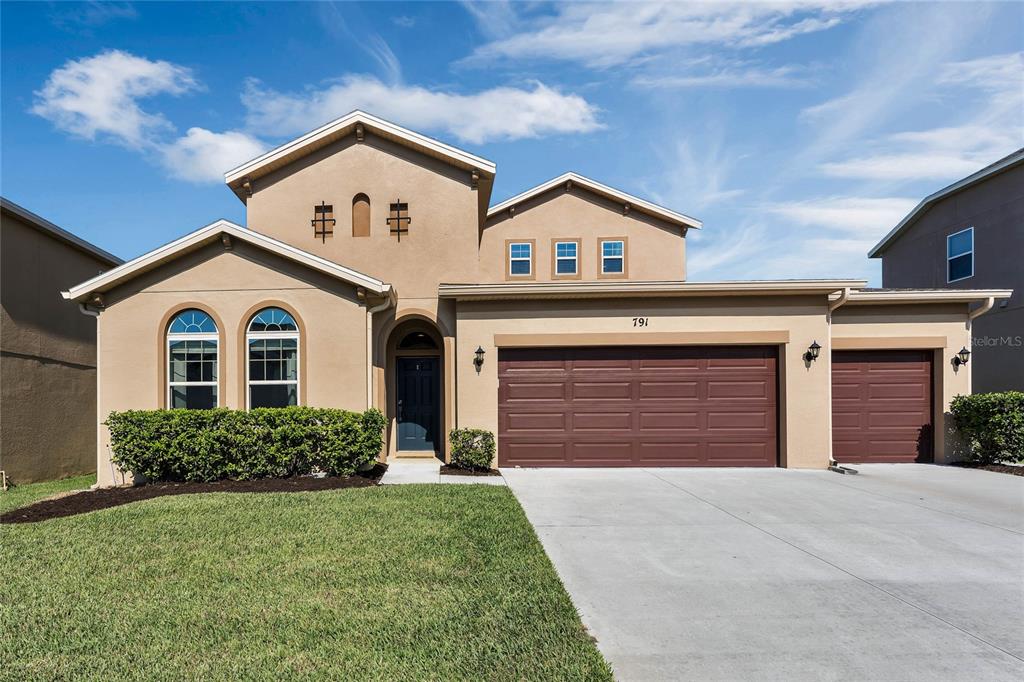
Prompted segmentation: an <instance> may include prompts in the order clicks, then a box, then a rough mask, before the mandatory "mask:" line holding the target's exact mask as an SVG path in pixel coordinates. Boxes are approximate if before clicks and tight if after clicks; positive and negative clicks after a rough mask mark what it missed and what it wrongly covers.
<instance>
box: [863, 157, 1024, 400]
mask: <svg viewBox="0 0 1024 682" xmlns="http://www.w3.org/2000/svg"><path fill="white" fill-rule="evenodd" d="M869 255H870V257H871V258H881V259H882V285H883V286H886V287H912V288H936V287H942V288H950V289H979V288H982V289H983V288H990V287H991V288H1005V289H1013V290H1014V292H1015V293H1014V294H1013V296H1011V297H1010V298H1006V299H1002V300H1001V301H999V303H998V304H997V305H996V306H995V307H994V308H993V309H992V311H991V312H990V313H988V314H987V315H985V316H984V317H982V318H979V319H978V321H977V322H976V323H974V325H973V329H972V332H973V346H971V350H972V351H973V352H972V356H971V358H972V359H971V362H972V363H973V364H974V369H973V371H972V372H971V374H972V377H973V383H972V388H973V390H974V392H975V393H988V392H991V391H1008V390H1017V391H1024V268H1022V267H1021V264H1022V263H1024V149H1018V150H1017V151H1015V152H1014V153H1012V154H1010V155H1009V156H1007V157H1005V158H1003V159H1000V160H999V161H996V162H995V163H993V164H992V165H990V166H986V167H985V168H982V169H981V170H979V171H978V172H977V173H974V174H973V175H969V176H967V177H966V178H964V179H962V180H959V181H957V182H954V183H953V184H952V185H949V186H948V187H944V188H943V189H940V190H939V191H938V192H935V193H934V194H932V195H930V196H928V197H926V198H925V199H924V201H922V202H921V203H920V204H918V205H917V207H916V208H914V210H913V211H911V212H910V213H909V214H908V215H907V216H906V217H905V218H904V219H903V220H901V221H900V222H899V224H898V225H896V227H894V228H893V229H892V231H891V232H889V234H887V235H886V236H885V238H884V239H882V241H880V242H878V244H877V245H876V246H875V247H874V248H873V249H871V252H870V254H869Z"/></svg>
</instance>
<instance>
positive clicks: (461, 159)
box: [224, 109, 497, 202]
mask: <svg viewBox="0 0 1024 682" xmlns="http://www.w3.org/2000/svg"><path fill="white" fill-rule="evenodd" d="M357 125H362V126H363V128H364V129H366V130H370V131H372V132H373V133H374V134H376V135H378V136H380V137H383V138H385V139H388V140H391V141H392V142H397V143H398V144H401V145H404V146H406V147H410V148H412V149H415V150H416V151H418V152H421V153H423V154H426V155H427V156H431V157H434V158H436V159H440V160H442V161H446V162H447V163H450V164H452V165H453V166H456V167H457V168H462V169H465V170H467V171H473V170H476V171H479V172H481V173H484V174H486V175H488V176H493V175H494V172H495V170H496V169H497V167H496V166H495V165H494V162H492V161H488V160H487V159H484V158H481V157H479V156H476V155H474V154H470V153H469V152H467V151H464V150H462V149H458V148H457V147H452V146H451V145H448V144H445V143H444V142H440V141H438V140H435V139H433V138H431V137H427V136H426V135H421V134H420V133H417V132H415V131H412V130H409V129H408V128H403V127H402V126H400V125H396V124H394V123H391V122H390V121H385V120H384V119H382V118H377V117H376V116H373V115H371V114H368V113H366V112H365V111H359V110H358V109H357V110H356V111H353V112H352V113H350V114H346V115H344V116H342V117H341V118H336V119H334V120H333V121H331V122H330V123H327V124H326V125H323V126H320V127H319V128H317V129H316V130H312V131H310V132H308V133H306V134H305V135H302V136H301V137H297V138H295V139H294V140H291V141H290V142H285V143H284V144H282V145H281V146H279V147H276V148H274V149H271V150H270V151H269V152H267V153H266V154H263V155H261V156H257V157H256V158H255V159H252V160H251V161H246V162H245V163H243V164H242V165H241V166H238V167H237V168H233V169H231V170H229V171H228V172H227V173H225V174H224V182H226V183H227V185H228V187H230V188H231V189H232V190H233V191H234V193H235V194H236V195H237V196H238V198H240V199H242V201H243V202H244V201H245V190H244V188H243V184H244V183H245V182H246V180H247V179H255V178H258V177H260V176H263V175H266V174H267V173H270V172H271V171H273V170H276V169H278V168H281V167H282V166H286V165H288V164H289V163H292V162H293V161H296V160H297V159H300V158H302V157H304V156H306V155H307V154H311V153H313V152H314V151H316V150H317V149H320V148H322V147H326V146H327V145H329V144H331V143H332V142H336V141H337V140H340V139H342V138H343V137H346V136H348V135H351V134H353V133H355V132H356V126H357Z"/></svg>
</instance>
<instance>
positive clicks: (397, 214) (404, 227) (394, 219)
mask: <svg viewBox="0 0 1024 682" xmlns="http://www.w3.org/2000/svg"><path fill="white" fill-rule="evenodd" d="M410 223H412V218H410V217H409V204H407V203H405V202H403V201H402V200H401V199H399V200H398V201H396V202H395V203H393V204H390V205H389V206H388V219H387V224H388V227H389V228H390V229H391V234H393V235H395V236H396V237H398V241H399V242H401V241H402V235H403V234H409V224H410Z"/></svg>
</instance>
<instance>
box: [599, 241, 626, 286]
mask: <svg viewBox="0 0 1024 682" xmlns="http://www.w3.org/2000/svg"><path fill="white" fill-rule="evenodd" d="M609 242H621V243H622V272H605V269H604V259H605V255H604V245H605V244H607V243H609ZM610 258H615V256H610ZM597 276H598V277H600V278H601V279H626V278H627V277H629V239H628V238H626V237H601V238H600V239H598V240H597Z"/></svg>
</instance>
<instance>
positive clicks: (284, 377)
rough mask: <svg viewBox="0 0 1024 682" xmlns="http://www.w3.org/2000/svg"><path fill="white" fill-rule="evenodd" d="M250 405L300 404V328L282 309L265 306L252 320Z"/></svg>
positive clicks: (248, 333) (247, 340)
mask: <svg viewBox="0 0 1024 682" xmlns="http://www.w3.org/2000/svg"><path fill="white" fill-rule="evenodd" d="M245 345H246V348H247V353H248V372H249V377H248V380H249V407H287V406H289V405H298V404H299V327H298V325H297V324H296V323H295V318H293V317H292V316H291V315H289V314H288V313H287V312H285V311H284V310H281V309H280V308H264V309H263V310H261V311H259V312H258V313H256V314H255V315H254V316H253V318H252V320H251V321H250V322H249V328H248V330H247V331H246V334H245Z"/></svg>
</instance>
